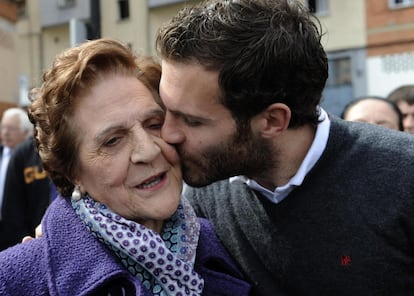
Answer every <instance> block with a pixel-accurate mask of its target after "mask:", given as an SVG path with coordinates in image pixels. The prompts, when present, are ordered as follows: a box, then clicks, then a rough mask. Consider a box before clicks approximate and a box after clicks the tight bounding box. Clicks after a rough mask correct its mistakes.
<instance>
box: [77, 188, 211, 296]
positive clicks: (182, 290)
mask: <svg viewBox="0 0 414 296" xmlns="http://www.w3.org/2000/svg"><path fill="white" fill-rule="evenodd" d="M72 207H73V208H74V209H75V211H76V213H77V215H78V216H79V217H80V219H81V220H82V221H83V223H84V224H85V225H86V226H87V228H88V229H89V230H90V231H91V233H92V234H93V235H94V236H95V237H96V238H97V239H98V240H99V241H101V242H103V243H105V244H106V245H108V246H109V247H110V248H111V249H112V250H113V251H114V252H115V254H116V255H117V256H118V257H119V258H120V259H121V261H122V263H123V264H124V266H125V267H126V268H127V270H128V271H129V272H130V273H131V274H133V275H134V276H136V277H137V278H138V279H139V280H140V282H141V283H142V284H143V285H144V286H145V287H146V288H147V289H148V290H150V291H152V293H153V294H154V295H160V296H164V295H192V296H196V295H201V293H202V290H203V286H204V281H203V279H202V278H201V277H200V276H199V275H198V274H197V273H196V272H195V271H194V270H193V265H194V261H195V255H196V249H197V244H198V237H199V232H200V224H199V222H198V219H197V217H196V216H195V213H194V210H193V208H192V207H191V205H190V204H189V202H188V201H187V200H186V199H184V198H182V199H181V202H180V204H179V206H178V208H177V211H176V212H175V213H174V215H173V216H172V217H171V218H170V219H168V220H166V221H165V223H164V227H163V230H162V232H161V234H158V233H156V232H155V231H153V230H151V229H148V228H146V227H145V226H143V225H141V224H139V223H136V222H134V221H130V220H127V219H125V218H123V217H121V216H120V215H118V214H116V213H114V212H113V211H112V210H110V209H109V208H107V207H106V206H105V205H104V204H102V203H99V202H97V201H94V200H93V199H92V198H91V197H90V196H88V195H87V196H84V197H83V198H81V199H80V200H78V201H75V200H72Z"/></svg>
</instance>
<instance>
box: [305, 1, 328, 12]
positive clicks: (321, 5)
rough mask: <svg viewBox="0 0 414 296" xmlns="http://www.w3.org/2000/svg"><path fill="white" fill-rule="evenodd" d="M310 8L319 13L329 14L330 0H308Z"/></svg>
mask: <svg viewBox="0 0 414 296" xmlns="http://www.w3.org/2000/svg"><path fill="white" fill-rule="evenodd" d="M307 4H308V8H309V10H310V11H311V12H312V13H314V14H318V15H323V14H328V12H329V7H328V0H308V2H307Z"/></svg>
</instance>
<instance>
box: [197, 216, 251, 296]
mask: <svg viewBox="0 0 414 296" xmlns="http://www.w3.org/2000/svg"><path fill="white" fill-rule="evenodd" d="M199 221H200V237H199V242H198V247H197V257H196V262H195V266H194V268H195V270H196V271H197V272H198V273H199V274H200V275H201V276H202V277H203V278H204V292H203V295H232V296H233V295H248V294H249V292H250V288H251V287H250V284H248V283H247V282H246V281H245V280H244V277H243V275H242V273H241V272H240V270H239V269H238V267H237V265H236V264H235V263H234V261H233V259H232V258H231V256H230V255H229V253H228V252H227V250H226V249H225V248H224V246H223V245H222V244H221V242H220V240H219V239H218V237H217V235H216V232H215V231H214V228H213V226H212V224H211V223H210V222H209V221H208V220H206V219H204V218H199Z"/></svg>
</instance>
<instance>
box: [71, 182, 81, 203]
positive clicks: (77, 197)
mask: <svg viewBox="0 0 414 296" xmlns="http://www.w3.org/2000/svg"><path fill="white" fill-rule="evenodd" d="M81 197H82V195H81V191H80V188H79V186H78V185H76V186H75V188H74V189H73V192H72V199H73V200H75V201H78V200H80V199H81Z"/></svg>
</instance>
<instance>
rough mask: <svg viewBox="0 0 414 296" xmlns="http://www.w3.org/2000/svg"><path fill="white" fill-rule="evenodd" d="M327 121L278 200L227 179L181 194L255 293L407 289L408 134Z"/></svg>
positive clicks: (413, 174)
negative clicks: (317, 151) (318, 147)
mask: <svg viewBox="0 0 414 296" xmlns="http://www.w3.org/2000/svg"><path fill="white" fill-rule="evenodd" d="M331 120H332V124H331V131H330V136H329V140H328V144H327V148H326V150H325V151H324V153H323V155H322V157H321V158H320V160H319V161H318V162H317V164H316V165H315V167H314V168H313V169H312V170H311V171H310V172H309V174H308V175H307V177H306V178H305V180H304V182H303V184H302V185H301V186H300V187H297V188H296V189H295V190H293V191H292V192H291V193H290V194H289V196H288V197H287V198H286V199H285V200H283V201H282V202H281V203H279V204H272V203H270V202H268V201H267V200H266V199H265V198H263V197H259V195H258V194H257V193H256V192H254V191H252V190H250V189H248V188H247V187H246V186H245V185H242V184H229V182H228V181H227V180H226V181H222V182H217V183H215V184H212V185H210V186H207V187H204V188H199V189H193V188H189V190H187V191H186V196H187V198H188V199H189V200H191V201H192V203H193V205H194V206H195V208H196V211H197V213H198V215H200V216H202V217H206V218H208V219H210V221H211V222H212V223H213V225H214V227H215V228H216V231H217V233H218V235H219V237H220V239H221V240H222V241H223V243H224V245H225V246H226V248H227V249H228V250H229V251H230V253H231V254H232V256H233V257H234V258H235V259H236V261H237V262H238V264H239V265H240V266H241V268H242V270H243V271H244V273H245V274H246V276H247V277H248V279H249V280H250V281H251V282H252V283H253V285H254V295H266V296H275V295H318V296H320V295H414V136H413V135H409V134H404V133H402V132H394V131H392V130H388V129H385V128H381V127H377V126H374V125H368V124H358V123H350V122H344V121H341V120H339V119H337V118H331Z"/></svg>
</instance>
